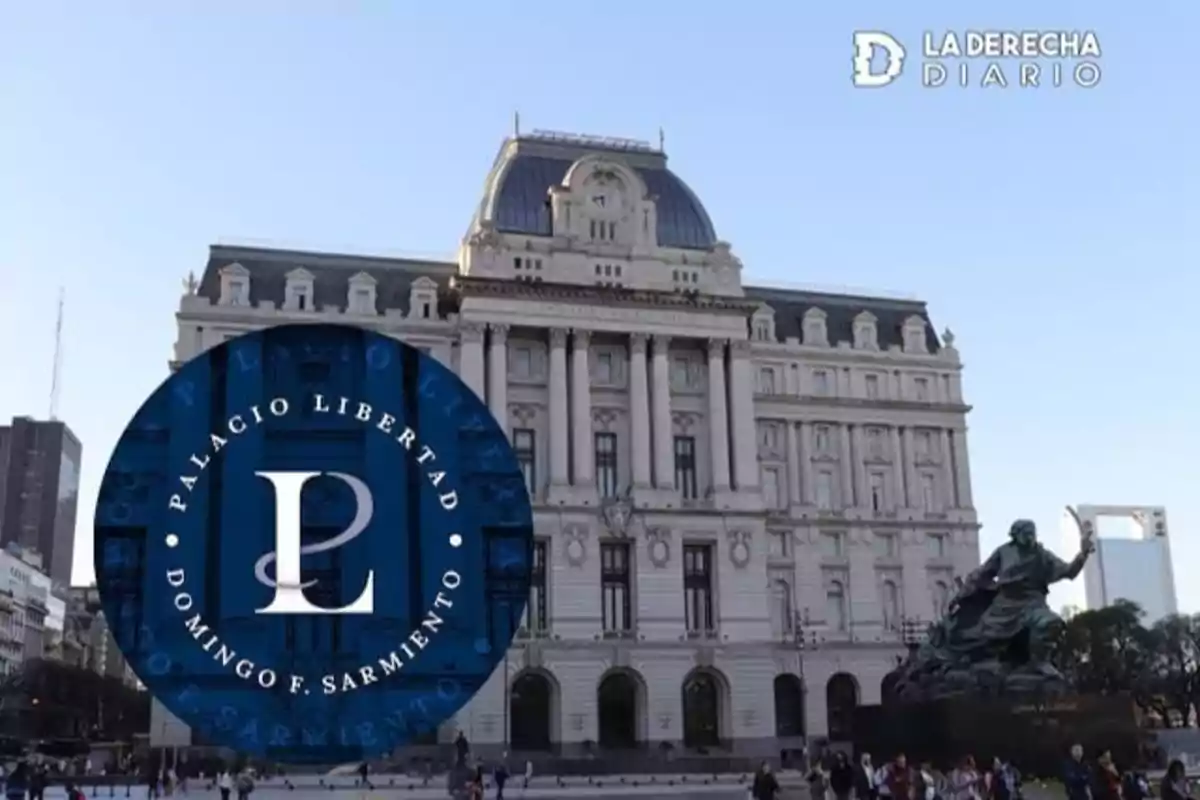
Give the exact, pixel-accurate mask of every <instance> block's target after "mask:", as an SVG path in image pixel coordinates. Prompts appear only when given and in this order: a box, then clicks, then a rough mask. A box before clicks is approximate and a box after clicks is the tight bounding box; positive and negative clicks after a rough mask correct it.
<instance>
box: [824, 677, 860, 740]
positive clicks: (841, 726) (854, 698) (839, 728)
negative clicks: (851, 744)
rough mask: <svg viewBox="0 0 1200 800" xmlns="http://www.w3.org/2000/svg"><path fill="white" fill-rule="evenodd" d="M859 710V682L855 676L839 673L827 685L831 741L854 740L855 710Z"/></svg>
mask: <svg viewBox="0 0 1200 800" xmlns="http://www.w3.org/2000/svg"><path fill="white" fill-rule="evenodd" d="M856 708H858V681H857V680H855V679H854V676H853V675H850V674H849V673H846V672H838V673H836V674H834V675H833V676H831V677H830V678H829V683H827V684H825V709H826V722H827V724H828V727H829V739H830V741H834V742H847V741H851V740H853V738H854V710H855V709H856Z"/></svg>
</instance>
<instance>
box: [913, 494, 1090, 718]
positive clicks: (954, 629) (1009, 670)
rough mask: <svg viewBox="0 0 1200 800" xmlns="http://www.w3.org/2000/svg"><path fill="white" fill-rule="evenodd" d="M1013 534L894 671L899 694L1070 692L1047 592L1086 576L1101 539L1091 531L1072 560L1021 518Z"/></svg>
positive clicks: (1059, 621) (1058, 627)
mask: <svg viewBox="0 0 1200 800" xmlns="http://www.w3.org/2000/svg"><path fill="white" fill-rule="evenodd" d="M1068 510H1070V509H1068ZM1070 511H1071V514H1072V515H1073V516H1074V514H1075V512H1074V511H1073V510H1070ZM1075 519H1076V522H1078V519H1079V518H1078V517H1075ZM1081 527H1082V526H1081ZM1008 535H1009V539H1010V541H1009V542H1008V544H1004V545H1001V546H1000V547H998V548H996V551H995V552H994V553H992V555H991V557H990V558H988V560H987V561H985V562H984V563H983V564H982V565H981V566H980V567H979V569H977V570H975V572H973V573H971V575H970V576H968V577H967V579H966V580H965V581H963V582H962V583H961V585H960V587H959V591H958V594H957V595H956V596H955V598H954V599H953V600H952V601H951V603H950V605H949V608H948V609H947V612H946V615H945V617H944V618H943V619H942V620H940V621H939V622H937V623H935V624H934V625H932V626H931V627H930V629H929V636H928V640H927V641H926V642H925V643H924V644H923V645H921V647H920V648H918V649H917V650H916V651H915V652H914V653H913V654H912V655H911V657H910V658H909V660H908V661H907V662H906V663H904V664H903V665H901V667H900V668H899V669H898V670H897V672H895V673H893V676H892V678H891V680H890V683H891V685H892V688H891V691H890V694H891V696H892V697H896V698H899V699H902V700H903V699H907V700H922V699H934V698H937V697H944V696H948V695H955V694H964V693H980V692H982V693H988V694H993V693H997V694H1011V693H1039V694H1057V693H1061V692H1064V691H1066V690H1067V688H1068V687H1067V686H1066V682H1065V681H1064V679H1063V677H1062V675H1061V674H1060V673H1059V672H1058V670H1057V669H1055V667H1054V665H1053V656H1054V648H1055V646H1056V644H1057V643H1058V641H1059V640H1060V638H1061V634H1062V627H1063V621H1062V619H1060V618H1059V616H1058V615H1057V614H1055V613H1054V612H1053V611H1051V610H1050V608H1049V606H1047V605H1046V594H1047V593H1048V592H1049V589H1050V585H1051V584H1053V583H1057V582H1058V581H1061V580H1072V579H1074V578H1075V577H1076V576H1078V575H1079V573H1080V572H1081V571H1082V570H1083V565H1084V564H1085V563H1086V562H1087V558H1088V556H1089V555H1090V554H1091V553H1092V552H1093V551H1094V550H1095V547H1096V545H1095V542H1094V541H1093V539H1092V536H1091V534H1090V532H1089V531H1086V530H1085V531H1084V535H1083V538H1082V547H1081V548H1080V551H1079V554H1078V555H1077V556H1075V558H1074V559H1072V560H1071V561H1070V562H1069V563H1068V562H1065V561H1063V560H1062V559H1061V558H1059V557H1058V556H1056V555H1054V554H1053V553H1051V552H1050V551H1049V550H1046V549H1045V548H1044V547H1042V545H1041V544H1040V543H1039V542H1038V540H1037V527H1036V526H1035V525H1034V524H1033V523H1032V522H1031V521H1029V520H1027V519H1019V520H1017V521H1016V522H1014V523H1013V524H1012V527H1011V528H1010V529H1009V533H1008Z"/></svg>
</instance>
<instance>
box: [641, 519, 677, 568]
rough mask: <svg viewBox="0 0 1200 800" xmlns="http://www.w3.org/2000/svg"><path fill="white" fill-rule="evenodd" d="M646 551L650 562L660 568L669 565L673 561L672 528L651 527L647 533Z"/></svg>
mask: <svg viewBox="0 0 1200 800" xmlns="http://www.w3.org/2000/svg"><path fill="white" fill-rule="evenodd" d="M647 539H648V541H647V542H646V552H647V555H649V556H650V563H651V564H653V565H654V566H655V567H657V568H658V569H662V568H663V567H665V566H667V564H668V563H670V561H671V529H670V528H651V529H650V531H649V532H648V534H647Z"/></svg>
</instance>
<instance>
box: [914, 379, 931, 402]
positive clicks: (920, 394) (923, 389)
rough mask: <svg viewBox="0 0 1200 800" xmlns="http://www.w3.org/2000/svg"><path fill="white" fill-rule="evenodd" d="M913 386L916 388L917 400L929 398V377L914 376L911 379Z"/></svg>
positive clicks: (923, 400)
mask: <svg viewBox="0 0 1200 800" xmlns="http://www.w3.org/2000/svg"><path fill="white" fill-rule="evenodd" d="M913 387H914V388H915V389H916V392H917V400H919V401H921V402H925V401H926V400H928V399H929V379H928V378H915V379H914V380H913Z"/></svg>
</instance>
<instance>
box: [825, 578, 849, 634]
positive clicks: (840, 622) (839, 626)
mask: <svg viewBox="0 0 1200 800" xmlns="http://www.w3.org/2000/svg"><path fill="white" fill-rule="evenodd" d="M847 621H848V620H847V614H846V587H844V586H843V585H842V583H841V582H840V581H832V582H830V584H829V587H828V588H827V589H826V590H825V624H826V625H828V626H829V628H830V629H831V630H835V631H844V630H846V623H847Z"/></svg>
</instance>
